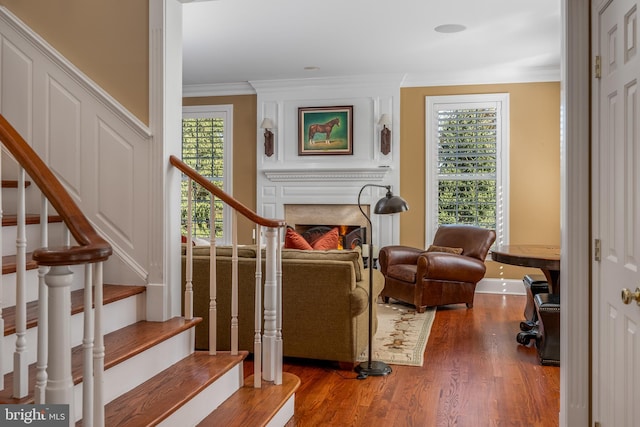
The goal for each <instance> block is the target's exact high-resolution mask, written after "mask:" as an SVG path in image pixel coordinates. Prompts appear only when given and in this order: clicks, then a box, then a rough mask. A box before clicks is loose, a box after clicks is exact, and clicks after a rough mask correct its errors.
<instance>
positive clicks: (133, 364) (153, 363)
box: [74, 328, 237, 426]
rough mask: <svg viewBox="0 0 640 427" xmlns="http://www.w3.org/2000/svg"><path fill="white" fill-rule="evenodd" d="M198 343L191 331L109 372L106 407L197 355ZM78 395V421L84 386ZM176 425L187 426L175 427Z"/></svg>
mask: <svg viewBox="0 0 640 427" xmlns="http://www.w3.org/2000/svg"><path fill="white" fill-rule="evenodd" d="M194 342H195V334H194V330H193V328H191V329H189V330H186V331H184V332H182V333H180V334H178V335H176V336H174V337H172V338H170V339H168V340H165V341H163V342H161V343H159V344H157V345H155V346H153V347H151V348H150V349H148V350H146V351H144V352H142V353H140V354H137V355H136V356H134V357H132V358H130V359H127V360H126V361H124V362H122V363H119V364H117V365H116V366H114V367H112V368H110V369H107V370H105V375H104V402H105V404H107V403H109V402H111V401H112V400H113V399H115V398H117V397H118V396H120V395H121V394H124V393H126V392H128V391H129V390H132V389H133V388H135V387H137V386H138V385H140V384H141V383H143V382H145V381H147V380H148V379H150V378H152V377H153V376H155V375H157V374H158V373H160V372H161V371H163V370H165V369H167V368H168V367H170V366H171V365H173V364H175V363H177V362H178V361H180V360H182V359H184V358H185V357H187V356H188V355H190V354H191V353H193V350H192V349H193V345H194ZM236 390H237V388H236ZM74 394H75V412H76V414H75V416H76V418H75V420H76V421H78V420H80V419H81V418H82V383H80V384H78V385H76V386H75V387H74ZM225 399H226V398H225ZM210 411H211V410H209V412H210ZM176 425H187V424H184V423H178V424H174V426H176Z"/></svg>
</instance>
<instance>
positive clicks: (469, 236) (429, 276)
mask: <svg viewBox="0 0 640 427" xmlns="http://www.w3.org/2000/svg"><path fill="white" fill-rule="evenodd" d="M495 240H496V233H495V231H494V230H488V229H485V228H480V227H475V226H471V225H442V226H440V227H439V228H438V230H437V231H436V235H435V237H434V239H433V244H432V245H431V246H430V247H429V249H427V250H426V251H425V250H424V249H418V248H412V247H409V246H385V247H383V248H382V249H380V255H379V262H380V270H381V272H382V274H383V275H384V277H385V284H384V289H383V290H382V293H381V296H382V298H383V299H384V301H385V302H389V298H394V299H397V300H400V301H403V302H406V303H410V304H413V305H415V307H416V309H417V311H418V312H419V313H422V312H424V310H425V308H426V307H432V306H439V305H446V304H457V303H465V304H467V307H468V308H471V307H473V297H474V294H475V290H476V284H477V283H478V282H479V281H480V280H481V279H482V278H483V277H484V273H485V272H486V266H485V263H484V259H485V258H486V256H487V253H488V252H489V248H491V245H492V244H493V242H494V241H495ZM443 251H451V252H458V253H450V252H443ZM460 252H461V253H460Z"/></svg>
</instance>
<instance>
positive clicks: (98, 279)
mask: <svg viewBox="0 0 640 427" xmlns="http://www.w3.org/2000/svg"><path fill="white" fill-rule="evenodd" d="M103 265H104V264H103V263H101V262H98V263H96V264H94V270H93V290H94V296H93V305H94V307H95V308H94V319H95V322H94V327H95V333H94V335H95V345H94V347H93V376H94V384H93V386H94V393H93V400H94V404H93V425H94V426H95V427H104V416H105V415H104V404H105V402H104V354H105V348H104V332H103V331H102V317H103V315H102V313H103V300H104V297H103V287H102V285H103V279H102V271H103Z"/></svg>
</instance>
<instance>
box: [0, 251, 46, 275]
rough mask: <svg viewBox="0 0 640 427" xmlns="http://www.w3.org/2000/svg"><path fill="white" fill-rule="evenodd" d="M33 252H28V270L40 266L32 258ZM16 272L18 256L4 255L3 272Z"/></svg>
mask: <svg viewBox="0 0 640 427" xmlns="http://www.w3.org/2000/svg"><path fill="white" fill-rule="evenodd" d="M32 255H33V254H32V253H31V252H27V254H26V261H27V270H35V269H36V268H38V263H37V262H35V261H34V260H33V258H32ZM15 272H16V256H15V255H4V256H3V257H2V274H11V273H15Z"/></svg>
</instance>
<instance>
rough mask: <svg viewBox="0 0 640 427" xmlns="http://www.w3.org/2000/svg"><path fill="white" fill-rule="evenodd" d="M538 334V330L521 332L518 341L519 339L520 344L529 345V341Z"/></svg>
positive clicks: (517, 337)
mask: <svg viewBox="0 0 640 427" xmlns="http://www.w3.org/2000/svg"><path fill="white" fill-rule="evenodd" d="M536 336H537V333H536V331H533V332H532V331H527V332H519V333H518V335H517V336H516V341H518V344H522V345H529V341H531V340H533V339H535V338H536Z"/></svg>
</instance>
